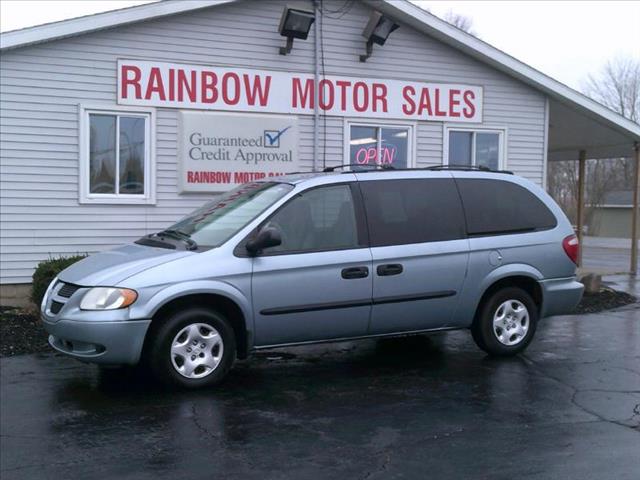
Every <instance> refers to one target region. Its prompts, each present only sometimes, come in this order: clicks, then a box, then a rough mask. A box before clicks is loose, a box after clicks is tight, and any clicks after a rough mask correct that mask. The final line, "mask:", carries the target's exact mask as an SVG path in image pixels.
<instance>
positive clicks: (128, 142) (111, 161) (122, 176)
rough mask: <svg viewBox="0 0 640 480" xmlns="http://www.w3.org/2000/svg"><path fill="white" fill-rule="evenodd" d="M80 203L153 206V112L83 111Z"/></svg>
mask: <svg viewBox="0 0 640 480" xmlns="http://www.w3.org/2000/svg"><path fill="white" fill-rule="evenodd" d="M81 115H82V120H81V121H82V125H81V136H82V139H81V145H82V155H81V163H80V165H81V168H80V174H81V179H80V184H81V195H80V201H81V202H83V203H153V202H154V197H155V196H154V192H153V189H154V182H153V181H152V180H153V169H152V150H153V144H152V129H153V123H154V122H153V112H151V111H148V110H138V109H126V110H119V109H118V110H102V109H97V108H96V109H93V108H84V109H82V113H81Z"/></svg>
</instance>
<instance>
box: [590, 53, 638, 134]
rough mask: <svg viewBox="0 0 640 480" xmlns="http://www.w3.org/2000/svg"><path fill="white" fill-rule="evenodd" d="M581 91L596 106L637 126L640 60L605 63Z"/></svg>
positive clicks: (620, 58)
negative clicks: (603, 107)
mask: <svg viewBox="0 0 640 480" xmlns="http://www.w3.org/2000/svg"><path fill="white" fill-rule="evenodd" d="M582 91H583V92H584V93H585V95H588V96H589V97H591V98H592V99H594V100H595V101H596V102H599V103H601V104H603V105H604V106H605V107H608V108H610V109H611V110H613V111H615V112H618V113H619V114H620V115H622V116H623V117H626V118H628V119H629V120H631V121H633V122H636V123H640V58H631V57H628V58H627V57H617V58H615V59H613V60H609V61H608V62H607V63H606V64H605V66H604V67H603V68H602V70H601V71H600V72H599V73H598V74H597V75H589V76H588V77H587V79H586V81H585V82H584V84H583V86H582Z"/></svg>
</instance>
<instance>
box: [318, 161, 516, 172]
mask: <svg viewBox="0 0 640 480" xmlns="http://www.w3.org/2000/svg"><path fill="white" fill-rule="evenodd" d="M349 167H359V168H363V170H360V171H359V172H358V173H363V172H385V171H386V172H388V171H394V172H407V171H425V170H429V171H440V170H458V171H463V172H487V173H504V174H506V175H513V172H512V171H511V170H492V169H490V168H489V167H485V166H484V165H456V164H450V165H432V166H430V167H420V168H395V167H394V166H393V165H388V164H384V165H378V164H368V163H367V164H363V165H362V164H359V163H349V164H347V165H336V166H334V167H326V168H324V169H323V170H322V172H323V173H330V172H335V171H336V170H341V169H343V168H349ZM343 173H353V172H343Z"/></svg>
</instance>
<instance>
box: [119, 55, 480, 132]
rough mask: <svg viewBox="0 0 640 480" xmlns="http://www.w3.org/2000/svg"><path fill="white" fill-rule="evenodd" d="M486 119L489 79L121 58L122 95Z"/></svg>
mask: <svg viewBox="0 0 640 480" xmlns="http://www.w3.org/2000/svg"><path fill="white" fill-rule="evenodd" d="M316 89H317V90H318V109H319V110H320V112H321V113H323V114H326V115H333V116H343V117H366V118H386V119H401V120H430V121H440V122H473V123H480V122H482V87H479V86H472V85H459V84H441V83H423V82H415V81H404V80H389V79H370V78H356V77H343V76H335V75H327V76H322V77H321V78H320V80H319V81H318V84H317V85H316V84H315V82H314V76H313V74H308V73H295V72H283V71H269V70H255V69H246V68H229V67H218V66H206V65H183V64H176V63H165V62H155V61H143V60H124V59H121V60H118V103H119V104H121V105H139V106H155V107H170V108H182V109H200V110H219V111H231V112H260V113H280V114H300V115H311V114H313V112H314V98H315V90H316Z"/></svg>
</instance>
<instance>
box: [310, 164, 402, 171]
mask: <svg viewBox="0 0 640 480" xmlns="http://www.w3.org/2000/svg"><path fill="white" fill-rule="evenodd" d="M350 167H359V168H369V170H367V171H370V170H396V169H395V167H394V166H393V165H388V164H383V165H379V164H377V163H373V164H370V163H365V164H360V163H348V164H346V165H336V166H334V167H326V168H324V169H323V170H322V171H323V172H324V173H330V172H335V171H336V170H340V169H342V168H350Z"/></svg>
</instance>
